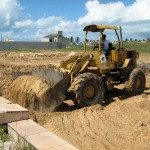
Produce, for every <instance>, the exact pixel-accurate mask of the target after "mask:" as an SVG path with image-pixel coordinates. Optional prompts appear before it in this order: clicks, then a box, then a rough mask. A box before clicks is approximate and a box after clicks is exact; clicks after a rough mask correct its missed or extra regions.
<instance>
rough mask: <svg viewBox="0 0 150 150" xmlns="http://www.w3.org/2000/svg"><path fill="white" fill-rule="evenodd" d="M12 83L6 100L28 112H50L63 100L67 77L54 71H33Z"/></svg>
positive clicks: (52, 69)
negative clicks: (24, 108)
mask: <svg viewBox="0 0 150 150" xmlns="http://www.w3.org/2000/svg"><path fill="white" fill-rule="evenodd" d="M30 74H31V75H23V76H20V77H19V78H17V79H16V80H14V81H13V83H12V84H11V86H10V87H9V89H8V98H9V99H10V100H11V101H13V102H15V103H18V104H20V105H22V106H23V107H26V108H27V109H29V110H33V111H39V112H52V111H54V110H55V108H56V107H57V106H59V105H60V104H61V103H62V102H63V101H64V99H65V92H66V91H67V88H68V81H69V80H67V77H66V76H64V75H63V73H62V72H60V71H58V70H56V69H54V68H49V69H34V70H33V71H32V72H31V73H30Z"/></svg>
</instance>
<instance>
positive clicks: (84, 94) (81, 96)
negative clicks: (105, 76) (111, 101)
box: [69, 73, 105, 107]
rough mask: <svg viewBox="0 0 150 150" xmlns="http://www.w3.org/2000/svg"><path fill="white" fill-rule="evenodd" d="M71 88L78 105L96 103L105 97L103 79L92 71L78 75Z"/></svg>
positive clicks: (73, 98)
mask: <svg viewBox="0 0 150 150" xmlns="http://www.w3.org/2000/svg"><path fill="white" fill-rule="evenodd" d="M69 90H70V92H71V93H72V94H71V95H72V100H73V101H74V103H75V105H77V106H81V107H84V106H91V105H95V104H98V103H100V102H101V101H102V100H103V99H104V92H105V90H104V84H103V81H102V79H101V78H100V77H98V76H97V75H95V74H92V73H84V74H81V75H79V76H78V77H76V78H75V79H74V82H73V83H72V85H71V88H70V89H69Z"/></svg>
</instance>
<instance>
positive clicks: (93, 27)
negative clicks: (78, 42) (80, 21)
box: [83, 24, 118, 32]
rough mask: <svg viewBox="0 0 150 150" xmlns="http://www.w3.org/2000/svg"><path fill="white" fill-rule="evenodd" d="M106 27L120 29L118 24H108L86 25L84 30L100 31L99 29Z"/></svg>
mask: <svg viewBox="0 0 150 150" xmlns="http://www.w3.org/2000/svg"><path fill="white" fill-rule="evenodd" d="M105 29H111V30H118V27H116V26H106V25H102V24H101V25H96V24H93V25H88V26H86V27H84V29H83V31H91V32H98V31H101V30H102V31H104V30H105Z"/></svg>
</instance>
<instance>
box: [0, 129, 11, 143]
mask: <svg viewBox="0 0 150 150" xmlns="http://www.w3.org/2000/svg"><path fill="white" fill-rule="evenodd" d="M9 139H10V136H9V135H8V134H7V133H6V132H5V131H4V129H3V128H0V141H2V142H3V143H4V142H6V141H8V140H9Z"/></svg>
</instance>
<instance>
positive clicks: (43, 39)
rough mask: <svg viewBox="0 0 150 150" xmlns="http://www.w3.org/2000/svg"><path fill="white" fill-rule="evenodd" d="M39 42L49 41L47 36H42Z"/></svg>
mask: <svg viewBox="0 0 150 150" xmlns="http://www.w3.org/2000/svg"><path fill="white" fill-rule="evenodd" d="M41 42H49V38H42V39H41Z"/></svg>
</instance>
